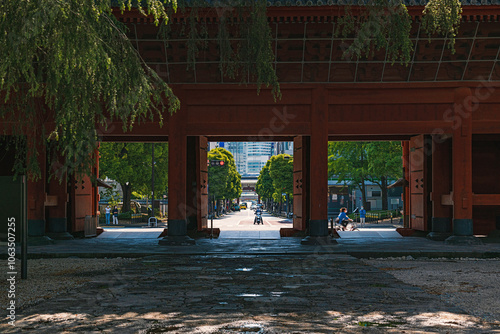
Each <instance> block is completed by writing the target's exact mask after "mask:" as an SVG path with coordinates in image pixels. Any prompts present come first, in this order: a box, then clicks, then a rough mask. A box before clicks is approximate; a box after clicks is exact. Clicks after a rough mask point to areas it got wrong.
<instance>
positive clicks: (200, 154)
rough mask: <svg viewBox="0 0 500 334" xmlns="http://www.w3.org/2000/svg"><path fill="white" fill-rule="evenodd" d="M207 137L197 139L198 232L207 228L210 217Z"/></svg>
mask: <svg viewBox="0 0 500 334" xmlns="http://www.w3.org/2000/svg"><path fill="white" fill-rule="evenodd" d="M207 148H208V142H207V137H203V136H200V137H197V138H196V162H197V163H196V185H197V191H196V202H197V219H198V230H202V229H204V228H207V216H208V165H207V153H208V152H207Z"/></svg>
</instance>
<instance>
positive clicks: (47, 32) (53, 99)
mask: <svg viewBox="0 0 500 334" xmlns="http://www.w3.org/2000/svg"><path fill="white" fill-rule="evenodd" d="M165 2H166V1H161V0H145V1H143V2H139V3H138V2H136V3H135V5H136V6H138V7H137V9H138V10H139V11H140V12H141V13H143V14H146V13H145V11H144V9H143V7H141V6H142V5H143V6H144V7H147V8H148V9H147V11H148V13H149V14H150V15H152V16H153V17H154V18H155V20H156V23H159V20H166V19H167V18H168V16H167V11H166V8H165V7H164V3H165ZM168 2H169V1H168ZM112 3H113V4H114V5H115V6H118V7H120V6H121V7H122V10H125V9H126V8H125V4H129V7H130V2H129V1H126V0H116V1H109V0H92V1H81V0H64V1H45V0H29V1H28V0H20V1H2V2H0V12H1V13H2V15H0V31H1V32H2V33H0V45H2V47H1V48H0V59H1V62H0V90H1V93H2V97H3V99H4V100H3V101H2V102H4V104H3V105H2V106H1V107H2V109H0V117H1V118H0V119H1V120H2V121H3V122H6V123H5V124H7V125H8V126H9V127H10V128H9V129H8V130H10V131H12V132H13V133H14V134H15V135H18V136H17V137H15V138H17V140H16V141H15V143H14V144H15V146H16V148H18V149H20V150H21V153H20V154H19V156H27V157H28V161H27V170H28V172H29V174H30V176H31V177H32V178H36V177H38V176H39V175H40V169H39V166H38V163H37V161H36V157H37V149H38V147H37V146H38V145H39V144H40V143H43V142H44V141H45V139H46V138H51V139H53V142H54V143H56V144H57V151H58V152H59V153H60V154H61V155H62V156H63V157H64V158H65V159H64V160H63V161H62V163H61V165H60V169H62V170H64V171H68V172H70V173H71V172H75V171H82V172H86V173H89V172H90V167H91V166H92V165H93V162H94V161H93V158H94V154H93V153H94V152H95V149H96V147H97V143H98V135H99V133H98V130H97V129H96V128H97V127H98V126H101V127H102V129H104V130H105V129H106V128H107V126H108V125H109V122H111V121H113V120H120V121H122V122H123V126H124V128H126V129H130V128H131V127H132V125H133V124H134V123H135V122H137V121H141V120H145V119H146V118H153V117H154V118H155V119H156V120H158V121H159V122H161V121H162V118H163V112H164V111H166V110H169V111H170V112H171V113H173V112H174V111H176V110H177V109H178V108H179V101H178V99H177V98H176V97H175V96H174V94H173V93H172V91H171V89H170V88H169V87H168V85H167V84H166V83H165V82H164V81H163V80H162V79H161V78H160V77H159V76H158V75H157V74H156V73H155V72H154V71H153V70H151V69H150V68H149V67H147V66H146V65H145V63H144V62H143V61H142V59H141V57H140V56H139V55H138V53H137V51H136V49H135V48H134V46H133V45H132V43H130V41H129V39H128V38H127V36H126V34H125V32H126V29H125V26H124V25H123V24H121V23H120V22H119V21H118V20H117V19H116V18H115V17H114V15H113V14H112V11H111V4H112ZM172 5H173V6H174V7H175V3H172ZM165 98H166V100H165ZM163 101H167V105H164V102H163ZM44 119H51V120H53V126H52V127H44V124H43V120H44ZM26 124H29V127H26ZM23 134H27V135H28V136H27V138H28V140H29V142H28V145H26V146H23V144H22V142H23V140H24V138H23V137H22V136H21V135H23ZM23 147H26V149H23ZM18 172H23V170H18ZM57 173H58V172H57Z"/></svg>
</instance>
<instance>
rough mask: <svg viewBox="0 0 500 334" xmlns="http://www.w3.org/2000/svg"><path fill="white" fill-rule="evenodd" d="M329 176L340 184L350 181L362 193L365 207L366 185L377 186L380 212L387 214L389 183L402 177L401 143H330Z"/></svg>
mask: <svg viewBox="0 0 500 334" xmlns="http://www.w3.org/2000/svg"><path fill="white" fill-rule="evenodd" d="M328 154H329V158H328V175H329V176H330V177H332V176H334V175H335V176H336V177H337V178H338V181H339V182H342V181H351V182H352V183H353V184H355V185H356V186H357V188H358V189H359V190H360V191H361V196H362V201H363V205H364V206H366V192H365V181H366V180H369V181H371V182H373V183H375V184H377V185H378V186H379V187H380V189H381V192H382V209H384V210H387V208H388V203H387V193H388V189H387V186H388V181H389V180H390V179H395V178H398V177H399V176H400V175H401V167H402V162H401V154H402V152H401V144H400V142H330V143H328Z"/></svg>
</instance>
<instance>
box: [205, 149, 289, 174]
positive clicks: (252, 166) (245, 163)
mask: <svg viewBox="0 0 500 334" xmlns="http://www.w3.org/2000/svg"><path fill="white" fill-rule="evenodd" d="M215 147H224V148H225V149H227V150H228V151H229V152H231V153H232V154H233V157H234V161H235V163H236V169H237V170H238V173H240V174H241V176H244V177H257V176H259V173H260V171H261V169H262V167H264V166H265V165H266V163H267V161H268V160H269V159H270V158H271V157H272V156H273V155H277V154H281V153H287V154H290V155H293V142H278V143H276V142H217V143H210V145H209V149H212V148H215Z"/></svg>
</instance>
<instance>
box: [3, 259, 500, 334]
mask: <svg viewBox="0 0 500 334" xmlns="http://www.w3.org/2000/svg"><path fill="white" fill-rule="evenodd" d="M71 274H72V273H68V275H71ZM74 274H75V275H76V274H77V273H74ZM18 316H19V319H18V320H17V323H16V324H17V327H15V328H14V327H11V326H9V325H8V324H7V323H6V321H5V320H4V321H3V322H2V323H0V332H2V333H24V332H32V333H74V332H80V333H403V332H404V333H493V332H499V333H500V329H499V328H498V326H497V325H498V323H487V322H485V321H484V320H482V319H481V318H478V317H474V316H470V315H468V314H466V313H465V312H464V311H463V310H461V309H459V308H457V307H455V306H453V305H451V304H447V303H446V302H445V301H444V300H442V299H441V298H439V296H437V295H435V294H430V293H427V292H425V291H423V290H422V289H420V288H418V287H414V286H411V285H408V284H405V283H403V282H402V281H399V280H397V279H396V278H394V276H392V275H390V274H389V273H387V272H386V271H384V270H380V269H377V268H375V267H373V266H370V265H367V264H365V263H363V262H362V261H361V260H358V259H356V258H354V257H352V256H349V255H343V254H295V255H275V254H274V255H243V254H239V255H237V254H232V255H229V254H228V255H224V254H219V255H217V254H212V255H176V256H172V255H155V256H149V257H144V258H140V259H135V260H133V261H131V262H130V263H129V264H127V265H125V266H122V267H120V268H118V269H115V270H113V271H110V272H108V273H106V274H104V275H100V276H96V277H95V278H94V279H93V280H92V282H90V283H88V284H87V285H85V286H84V287H80V288H76V289H75V290H74V291H73V292H71V293H66V294H62V295H59V296H57V297H55V298H52V299H49V300H46V301H44V302H42V303H40V304H38V305H35V306H31V307H28V308H26V309H23V310H18Z"/></svg>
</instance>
